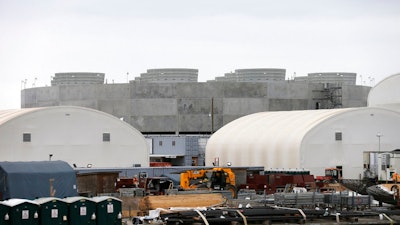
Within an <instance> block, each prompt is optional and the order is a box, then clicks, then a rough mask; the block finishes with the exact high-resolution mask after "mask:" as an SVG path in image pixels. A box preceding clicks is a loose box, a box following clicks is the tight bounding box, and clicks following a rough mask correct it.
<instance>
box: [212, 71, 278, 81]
mask: <svg viewBox="0 0 400 225" xmlns="http://www.w3.org/2000/svg"><path fill="white" fill-rule="evenodd" d="M285 76H286V70H285V69H274V68H257V69H237V70H235V72H231V73H226V74H225V76H224V77H217V78H216V79H215V81H233V82H271V81H284V80H285Z"/></svg>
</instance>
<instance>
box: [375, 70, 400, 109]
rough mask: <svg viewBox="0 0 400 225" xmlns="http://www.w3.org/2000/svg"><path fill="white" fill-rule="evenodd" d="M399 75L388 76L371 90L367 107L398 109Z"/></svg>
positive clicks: (399, 102)
mask: <svg viewBox="0 0 400 225" xmlns="http://www.w3.org/2000/svg"><path fill="white" fill-rule="evenodd" d="M399 84H400V73H399V74H395V75H392V76H389V77H387V78H385V79H383V80H382V81H381V82H379V83H378V84H377V85H376V86H375V87H374V88H372V89H371V91H370V92H369V95H368V106H370V107H371V106H378V107H385V108H394V109H400V88H399Z"/></svg>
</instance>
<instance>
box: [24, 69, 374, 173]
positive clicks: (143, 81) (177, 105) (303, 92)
mask: <svg viewBox="0 0 400 225" xmlns="http://www.w3.org/2000/svg"><path fill="white" fill-rule="evenodd" d="M197 74H198V71H197V70H195V69H179V68H175V69H173V68H170V69H150V70H147V73H143V74H142V75H141V76H140V77H139V78H136V79H135V80H134V81H130V82H129V83H120V84H113V83H112V84H108V83H107V82H106V84H102V85H99V84H81V85H78V84H74V85H71V84H63V85H57V86H51V87H36V88H30V89H24V90H22V92H21V107H22V108H31V107H47V106H59V105H76V106H83V107H88V108H93V109H96V110H100V111H103V112H106V113H109V114H112V115H114V116H116V117H118V118H121V119H123V120H124V121H125V122H127V123H129V124H131V125H132V126H133V127H135V128H136V129H138V130H139V131H140V132H142V133H143V134H144V135H146V139H147V141H148V146H149V147H150V149H151V152H150V161H151V162H170V163H171V164H172V165H176V166H177V165H180V166H183V165H185V166H189V165H192V164H194V165H204V142H206V140H207V138H208V137H209V135H210V134H212V133H214V132H215V131H217V130H218V129H220V128H221V127H223V126H224V125H226V124H228V123H229V122H231V121H233V120H235V119H238V118H240V117H242V116H246V115H249V114H252V113H256V112H264V111H282V110H309V109H327V108H347V107H363V106H366V105H367V95H368V92H369V90H370V87H366V86H356V85H346V84H344V85H340V86H338V85H337V84H330V83H312V82H295V81H293V80H285V69H268V68H261V69H238V70H235V73H234V74H231V75H227V76H226V77H228V76H233V77H232V79H231V80H230V81H227V80H228V79H225V80H224V81H217V80H216V81H210V82H197V76H198V75H197ZM160 141H161V142H162V143H163V145H162V146H160V145H159V142H160ZM173 142H175V146H172V143H173ZM165 143H168V144H165Z"/></svg>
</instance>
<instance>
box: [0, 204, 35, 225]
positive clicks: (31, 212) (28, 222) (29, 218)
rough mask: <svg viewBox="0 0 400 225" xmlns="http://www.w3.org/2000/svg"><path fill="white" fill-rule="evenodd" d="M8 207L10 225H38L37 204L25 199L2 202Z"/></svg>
mask: <svg viewBox="0 0 400 225" xmlns="http://www.w3.org/2000/svg"><path fill="white" fill-rule="evenodd" d="M3 203H4V204H6V205H8V206H9V207H10V225H39V213H38V211H39V204H37V203H36V202H34V201H30V200H26V199H16V198H13V199H10V200H7V201H4V202H3Z"/></svg>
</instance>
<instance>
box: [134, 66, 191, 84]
mask: <svg viewBox="0 0 400 225" xmlns="http://www.w3.org/2000/svg"><path fill="white" fill-rule="evenodd" d="M198 74H199V71H198V70H197V69H183V68H165V69H149V70H147V72H146V73H142V74H140V77H136V78H135V81H137V82H150V83H187V82H189V83H193V82H197V78H198Z"/></svg>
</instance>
